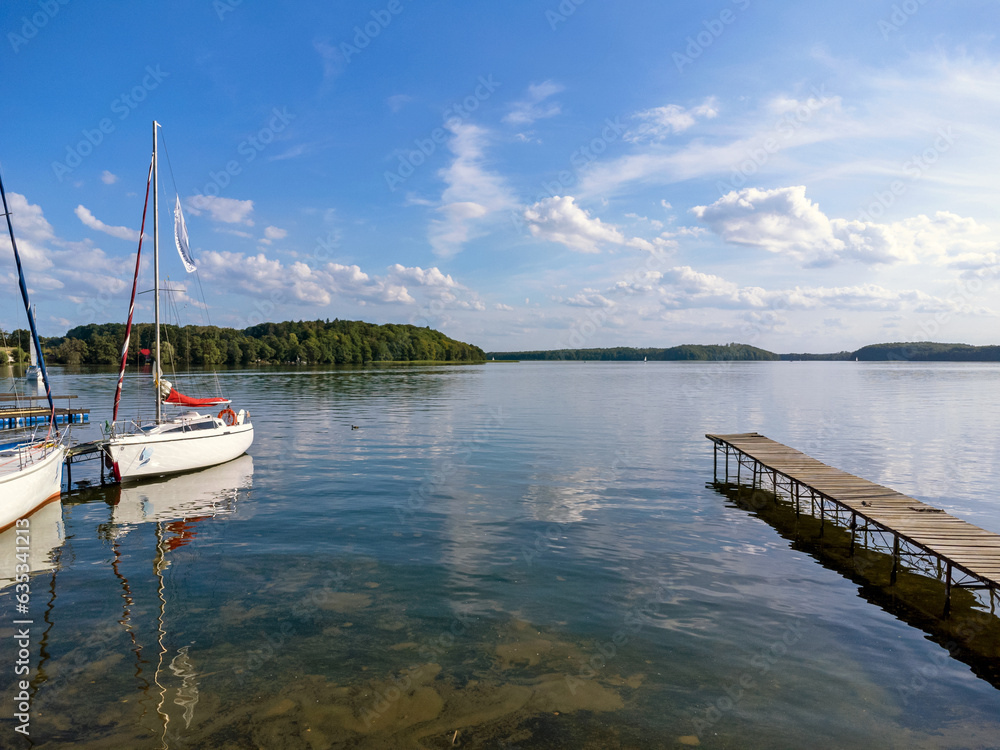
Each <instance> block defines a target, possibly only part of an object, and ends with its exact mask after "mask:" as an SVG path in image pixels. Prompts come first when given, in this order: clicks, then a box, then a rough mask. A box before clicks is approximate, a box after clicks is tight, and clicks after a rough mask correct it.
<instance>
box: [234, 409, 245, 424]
mask: <svg viewBox="0 0 1000 750" xmlns="http://www.w3.org/2000/svg"><path fill="white" fill-rule="evenodd" d="M246 418H247V413H246V412H245V411H244V410H243V409H240V411H239V413H238V414H237V415H236V424H243V420H245V419H246Z"/></svg>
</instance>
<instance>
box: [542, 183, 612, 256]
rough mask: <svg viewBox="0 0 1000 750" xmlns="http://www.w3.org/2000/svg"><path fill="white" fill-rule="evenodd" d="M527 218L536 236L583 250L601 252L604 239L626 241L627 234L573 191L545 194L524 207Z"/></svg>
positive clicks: (582, 251) (606, 241) (585, 251)
mask: <svg viewBox="0 0 1000 750" xmlns="http://www.w3.org/2000/svg"><path fill="white" fill-rule="evenodd" d="M524 220H525V221H526V222H527V223H528V230H529V231H530V232H531V234H532V236H533V237H537V238H539V239H541V240H546V241H547V242H558V243H559V244H561V245H565V246H566V247H568V248H569V249H570V250H576V251H577V252H581V253H599V252H600V251H601V249H600V246H601V245H602V244H604V243H607V244H611V245H623V244H625V236H624V235H623V234H622V233H621V232H619V231H618V229H616V228H615V227H613V226H611V225H609V224H604V223H603V222H602V221H601V220H600V219H598V218H597V217H593V218H591V216H590V214H589V213H587V212H586V211H585V210H584V209H582V208H580V207H579V206H577V205H576V203H575V201H574V199H573V197H572V196H570V195H566V196H558V195H557V196H554V197H552V198H545V199H544V200H541V201H539V202H538V203H536V204H535V205H533V206H529V207H528V208H526V209H524Z"/></svg>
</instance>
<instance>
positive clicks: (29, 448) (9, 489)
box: [0, 179, 66, 531]
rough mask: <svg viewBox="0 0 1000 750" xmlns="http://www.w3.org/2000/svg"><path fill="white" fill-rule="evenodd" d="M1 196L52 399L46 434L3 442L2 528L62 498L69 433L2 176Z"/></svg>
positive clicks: (33, 335) (0, 450)
mask: <svg viewBox="0 0 1000 750" xmlns="http://www.w3.org/2000/svg"><path fill="white" fill-rule="evenodd" d="M0 198H2V200H3V213H4V216H5V217H6V219H7V232H8V233H9V234H10V245H11V249H12V250H13V252H14V263H15V265H16V266H17V276H18V285H19V286H20V288H21V299H22V301H23V302H24V311H25V313H27V316H28V327H29V328H30V329H31V347H32V349H31V351H32V353H33V354H34V355H36V356H37V360H35V361H36V362H37V367H38V369H39V370H40V372H41V377H42V384H43V386H44V389H45V395H46V397H47V398H48V401H49V421H48V428H47V431H46V433H45V435H44V436H42V437H35V436H32V437H30V438H27V439H24V440H17V441H14V442H8V443H6V444H3V445H0V531H4V530H5V529H8V528H10V527H11V526H13V525H14V524H15V523H16V522H17V521H18V520H19V519H22V518H24V517H26V516H28V515H30V514H31V513H33V512H34V511H36V510H37V509H38V508H40V507H41V506H43V505H45V504H46V503H48V502H50V501H52V500H58V499H59V495H60V494H61V493H62V470H63V463H64V462H65V460H66V443H65V435H66V433H65V432H64V433H62V435H60V433H59V429H58V427H57V426H56V407H55V404H54V403H53V401H52V387H51V385H50V384H49V375H48V372H47V371H46V369H45V357H44V356H43V355H42V346H41V344H40V343H39V341H38V330H37V328H36V327H35V315H34V313H33V312H32V308H31V302H30V300H29V299H28V285H27V283H26V282H25V280H24V269H23V268H22V267H21V255H20V254H19V253H18V251H17V241H16V240H15V239H14V225H13V223H12V222H11V218H10V209H9V208H8V206H7V193H6V191H4V187H3V180H2V179H0Z"/></svg>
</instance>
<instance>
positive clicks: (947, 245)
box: [692, 185, 992, 266]
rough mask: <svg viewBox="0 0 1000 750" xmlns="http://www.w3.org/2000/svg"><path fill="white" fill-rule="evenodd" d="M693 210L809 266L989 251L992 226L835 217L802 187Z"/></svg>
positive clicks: (739, 195)
mask: <svg viewBox="0 0 1000 750" xmlns="http://www.w3.org/2000/svg"><path fill="white" fill-rule="evenodd" d="M692 212H693V213H694V214H695V216H697V217H698V218H699V219H700V220H701V221H702V222H704V223H705V224H706V225H707V227H708V228H709V229H711V230H712V231H713V232H715V233H716V234H718V235H719V236H720V237H722V239H724V240H725V241H727V242H731V243H733V244H736V245H745V246H749V247H758V248H761V249H764V250H767V251H769V252H773V253H778V254H784V255H789V256H791V257H793V258H795V259H796V260H798V261H800V262H802V263H803V264H805V265H812V266H824V265H830V264H833V263H837V262H841V261H848V260H853V261H858V262H860V263H866V264H892V263H899V262H915V261H917V260H918V259H920V258H928V257H930V258H943V257H946V256H949V255H955V254H959V253H963V252H964V253H970V252H979V253H981V252H985V251H986V250H987V249H988V246H989V245H991V244H992V243H990V242H989V230H988V228H986V227H984V226H982V225H980V224H977V222H976V221H975V220H973V219H965V218H962V217H960V216H957V215H955V214H952V213H949V212H947V211H939V212H937V213H936V214H935V215H934V216H932V217H929V216H925V215H920V216H916V217H913V218H909V219H905V220H903V221H898V222H894V223H891V224H879V223H875V222H864V221H857V220H847V219H838V218H832V219H831V218H830V217H828V216H827V215H826V214H825V213H823V211H821V210H820V208H819V206H818V205H817V204H816V203H814V202H813V201H811V200H809V199H808V198H807V197H806V189H805V187H804V186H802V185H797V186H792V187H783V188H776V189H774V190H760V189H758V188H745V189H743V190H739V191H733V192H730V193H727V194H726V195H724V196H723V197H722V198H719V200H717V201H715V203H712V204H711V205H709V206H695V207H694V208H693V209H692Z"/></svg>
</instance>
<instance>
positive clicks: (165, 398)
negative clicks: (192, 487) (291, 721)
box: [105, 121, 253, 482]
mask: <svg viewBox="0 0 1000 750" xmlns="http://www.w3.org/2000/svg"><path fill="white" fill-rule="evenodd" d="M159 127H160V125H159V123H157V122H155V121H154V122H153V159H152V163H151V164H150V167H149V177H148V178H147V180H146V202H145V203H144V204H143V209H142V223H141V228H140V231H139V248H138V250H137V252H136V258H135V277H134V278H133V281H132V299H131V303H130V305H129V311H128V323H127V324H126V326H125V341H124V343H123V344H122V352H121V368H120V370H119V372H118V387H117V389H116V390H115V404H114V412H113V415H112V423H111V431H110V434H109V436H108V438H107V440H106V442H105V451H106V453H107V455H108V456H109V457H110V461H111V469H112V471H113V472H114V476H115V479H116V480H117V481H119V482H123V481H126V480H129V479H139V478H142V477H153V476H160V475H163V474H174V473H176V472H181V471H190V470H192V469H202V468H205V467H207V466H215V465H216V464H221V463H225V462H226V461H231V460H232V459H234V458H236V457H237V456H241V455H243V454H244V453H246V451H247V449H248V448H249V447H250V445H251V443H253V424H252V423H251V422H250V414H249V413H248V412H246V411H243V410H242V409H241V410H240V411H239V412H238V413H237V412H235V411H233V410H232V409H231V408H230V404H231V401H230V400H229V399H227V398H223V397H219V398H193V397H190V396H185V395H184V394H183V393H180V392H178V391H177V390H175V389H174V388H173V386H172V385H171V384H170V382H169V381H167V380H164V379H163V373H162V370H161V369H160V362H161V360H160V279H159V266H160V261H159V257H160V255H159V247H160V244H159V231H158V228H159V227H158V224H159V200H158V195H157V180H158V169H157V140H158V139H157V128H159ZM150 184H152V188H153V316H154V321H155V330H156V339H155V348H154V355H153V356H154V362H153V377H154V382H155V385H156V387H155V388H154V394H155V395H154V398H155V401H156V419H155V421H153V422H152V423H148V424H141V423H139V422H131V423H129V424H126V425H121V424H119V422H118V406H119V403H120V402H121V395H122V382H123V380H124V377H125V367H126V363H127V360H128V346H129V337H130V336H131V332H132V314H133V312H134V311H135V293H136V286H137V284H138V280H139V260H140V257H141V253H142V238H143V233H144V232H145V229H146V208H147V206H148V203H149V188H150ZM174 241H175V243H176V245H177V252H178V254H179V255H180V257H181V261H182V262H183V264H184V267H185V269H186V270H187V271H188V272H189V273H190V272H192V271H194V270H195V265H194V262H193V260H192V259H191V254H190V249H189V247H188V235H187V227H186V225H185V223H184V215H183V213H182V212H181V204H180V197H179V196H178V198H177V201H176V208H175V211H174ZM164 404H168V405H171V406H178V407H189V408H191V409H192V410H191V411H185V412H182V413H180V414H179V415H177V416H176V417H173V418H164V416H163V405H164ZM214 406H222V407H223V409H222V411H220V412H219V413H218V415H217V416H212V415H211V414H202V413H200V412H198V411H194V410H193V408H194V407H214Z"/></svg>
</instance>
